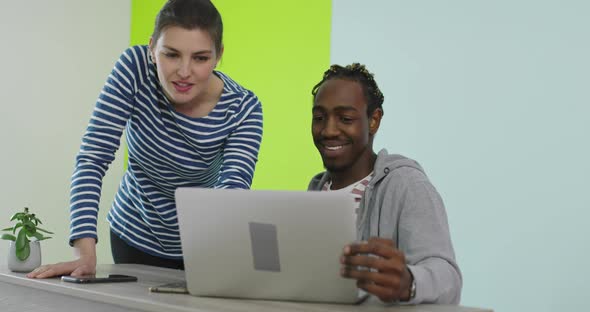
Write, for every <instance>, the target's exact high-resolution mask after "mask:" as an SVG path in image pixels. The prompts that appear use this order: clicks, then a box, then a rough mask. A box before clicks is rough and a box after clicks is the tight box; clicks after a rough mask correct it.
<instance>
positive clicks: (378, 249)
mask: <svg viewBox="0 0 590 312" xmlns="http://www.w3.org/2000/svg"><path fill="white" fill-rule="evenodd" d="M399 253H400V252H399V251H398V250H397V249H395V248H394V247H392V246H391V245H385V244H380V243H376V242H367V243H360V244H350V245H347V246H346V247H345V248H344V252H343V254H344V255H345V256H353V255H358V254H373V255H376V256H379V257H383V258H386V259H389V258H393V257H395V256H396V255H399Z"/></svg>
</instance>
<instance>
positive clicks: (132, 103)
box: [70, 46, 262, 259]
mask: <svg viewBox="0 0 590 312" xmlns="http://www.w3.org/2000/svg"><path fill="white" fill-rule="evenodd" d="M214 74H215V75H217V76H218V77H219V78H220V79H221V80H222V81H223V84H224V86H223V92H222V94H221V98H220V100H219V102H218V103H217V105H216V106H215V107H214V109H213V110H212V111H211V112H210V113H209V115H207V116H205V117H200V118H191V117H188V116H186V115H183V114H181V113H177V112H176V111H175V110H174V109H173V107H172V106H171V104H170V102H169V101H168V99H167V98H166V96H165V95H164V93H163V91H162V89H161V87H160V83H159V81H158V77H157V75H156V68H155V65H154V64H153V63H152V62H151V61H150V60H149V58H148V49H147V46H134V47H131V48H129V49H127V50H126V51H125V52H124V53H123V54H122V55H121V57H120V59H119V60H118V62H117V63H116V64H115V67H114V69H113V71H112V72H111V74H110V75H109V77H108V79H107V82H106V84H105V85H104V87H103V89H102V92H101V93H100V95H99V98H98V100H97V103H96V106H95V108H94V112H93V114H92V117H91V119H90V123H89V125H88V128H87V130H86V133H85V134H84V136H83V138H82V145H81V148H80V151H79V153H78V155H77V157H76V168H75V171H74V174H73V176H72V183H71V194H70V195H71V197H70V219H71V221H70V244H71V243H72V242H73V241H74V240H76V239H78V238H83V237H92V238H95V239H97V232H96V224H97V222H96V218H97V215H98V203H99V199H100V193H101V186H102V178H103V176H104V174H105V172H106V170H107V168H108V166H109V164H110V163H111V162H112V161H113V160H114V157H115V152H116V150H117V149H118V148H119V143H120V139H121V135H122V133H123V130H125V135H126V139H127V145H128V150H129V160H128V168H127V171H126V172H125V175H124V176H123V179H122V181H121V184H120V185H119V190H118V192H117V195H116V196H115V199H114V202H113V205H112V208H111V210H110V211H109V214H108V217H107V220H108V221H109V223H110V227H111V230H112V231H113V232H115V233H116V234H117V235H118V236H119V237H121V238H122V239H123V240H124V241H126V242H127V243H128V244H129V245H131V246H133V247H135V248H138V249H139V250H142V251H144V252H146V253H148V254H151V255H155V256H159V257H163V258H168V259H182V249H181V247H180V236H179V232H178V220H177V215H176V205H175V203H174V191H175V189H176V188H178V187H182V186H192V187H208V188H241V189H247V188H250V184H251V182H252V176H253V174H254V168H255V165H256V162H257V159H258V150H259V147H260V142H261V140H262V106H261V104H260V101H258V98H257V97H256V95H254V93H252V92H251V91H249V90H247V89H245V88H243V87H242V86H240V85H239V84H237V83H236V82H235V81H233V80H232V79H231V78H229V77H228V76H226V75H224V74H223V73H221V72H218V71H215V72H214Z"/></svg>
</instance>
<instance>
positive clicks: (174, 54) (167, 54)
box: [164, 53, 178, 58]
mask: <svg viewBox="0 0 590 312" xmlns="http://www.w3.org/2000/svg"><path fill="white" fill-rule="evenodd" d="M164 56H165V57H168V58H175V57H177V56H178V54H176V53H164Z"/></svg>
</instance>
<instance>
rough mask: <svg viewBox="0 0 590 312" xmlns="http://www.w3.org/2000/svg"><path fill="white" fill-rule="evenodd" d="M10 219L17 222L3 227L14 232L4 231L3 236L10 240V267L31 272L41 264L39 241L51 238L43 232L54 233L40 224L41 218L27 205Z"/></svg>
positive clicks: (16, 270) (13, 269)
mask: <svg viewBox="0 0 590 312" xmlns="http://www.w3.org/2000/svg"><path fill="white" fill-rule="evenodd" d="M10 221H14V222H16V224H15V225H14V226H13V227H9V228H5V229H2V231H7V232H12V234H10V233H4V234H2V237H1V238H2V239H5V240H9V241H10V248H9V252H8V268H9V269H10V270H11V271H14V272H30V271H32V270H34V269H35V268H37V267H38V266H40V265H41V246H40V244H39V241H42V240H45V239H48V238H51V237H49V236H45V235H43V234H42V233H41V232H43V233H46V234H53V233H52V232H49V231H47V230H44V229H42V228H40V227H39V226H38V225H39V224H42V222H41V220H39V218H37V217H36V216H35V214H34V213H29V208H27V207H25V209H24V211H23V212H17V213H15V214H14V215H13V216H12V218H10ZM17 231H18V233H17ZM15 235H16V236H15ZM31 239H33V240H31Z"/></svg>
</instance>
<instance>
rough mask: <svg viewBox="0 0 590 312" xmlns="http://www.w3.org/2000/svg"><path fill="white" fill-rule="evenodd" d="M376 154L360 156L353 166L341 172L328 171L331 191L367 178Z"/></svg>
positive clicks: (373, 164)
mask: <svg viewBox="0 0 590 312" xmlns="http://www.w3.org/2000/svg"><path fill="white" fill-rule="evenodd" d="M376 160H377V154H375V153H374V152H373V151H371V153H367V156H361V157H360V158H359V159H358V160H357V161H356V162H355V164H354V165H353V166H351V167H350V168H347V169H346V170H342V171H328V173H329V174H330V178H331V179H332V186H331V189H332V190H339V189H342V188H345V187H347V186H349V185H351V184H352V183H354V182H357V181H360V180H361V179H363V178H365V177H366V176H368V175H369V174H370V173H371V172H372V171H373V168H374V167H375V161H376Z"/></svg>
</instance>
